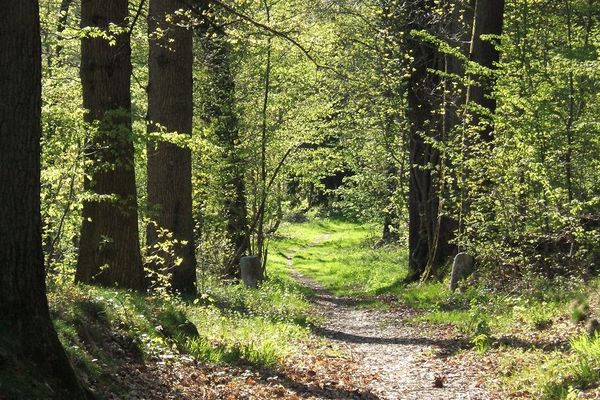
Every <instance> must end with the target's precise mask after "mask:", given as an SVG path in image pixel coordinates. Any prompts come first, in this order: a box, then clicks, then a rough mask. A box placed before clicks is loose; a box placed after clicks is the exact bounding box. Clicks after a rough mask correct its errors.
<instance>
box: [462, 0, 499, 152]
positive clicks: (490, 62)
mask: <svg viewBox="0 0 600 400" xmlns="http://www.w3.org/2000/svg"><path fill="white" fill-rule="evenodd" d="M503 23H504V0H477V3H476V5H475V13H474V18H473V34H472V36H471V49H470V54H469V58H470V60H471V61H473V62H476V63H477V64H479V65H481V66H483V67H485V68H487V69H488V70H494V69H496V63H497V62H498V61H499V60H500V52H499V50H498V48H497V47H496V45H495V41H496V40H497V39H494V40H493V41H490V39H482V35H498V36H499V35H501V34H502V26H503ZM471 78H472V79H474V80H475V81H476V84H472V85H469V89H468V92H467V104H469V103H471V102H473V103H475V104H477V105H478V106H480V107H483V108H484V109H486V110H487V111H488V112H489V114H490V115H491V114H493V113H494V112H495V111H496V99H494V98H493V97H492V92H493V90H494V86H495V78H494V76H493V75H489V74H488V75H485V76H472V77H471ZM478 114H479V113H478V112H477V111H475V112H474V118H473V124H475V125H479V124H480V123H481V122H482V120H481V118H480V117H481V116H480V115H478ZM492 132H493V127H492V123H491V121H486V122H485V124H484V126H483V128H482V130H481V131H480V137H481V139H482V140H484V141H486V142H490V141H491V140H492Z"/></svg>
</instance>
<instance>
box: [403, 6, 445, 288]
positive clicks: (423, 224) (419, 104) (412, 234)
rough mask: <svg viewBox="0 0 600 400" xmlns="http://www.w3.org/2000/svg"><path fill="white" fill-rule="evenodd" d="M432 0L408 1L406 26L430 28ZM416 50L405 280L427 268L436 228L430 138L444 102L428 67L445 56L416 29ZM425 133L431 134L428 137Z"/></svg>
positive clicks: (436, 132)
mask: <svg viewBox="0 0 600 400" xmlns="http://www.w3.org/2000/svg"><path fill="white" fill-rule="evenodd" d="M434 7H435V2H433V1H412V2H409V3H407V5H406V18H407V21H408V23H407V26H406V31H407V32H411V31H413V30H420V31H423V30H424V31H427V32H430V33H431V32H432V29H433V26H434V21H432V20H431V19H430V18H431V16H432V15H433V13H432V10H433V8H434ZM407 50H408V51H410V52H411V53H412V55H413V57H414V58H413V59H414V61H413V63H412V65H411V67H412V72H411V74H410V78H409V80H408V83H407V101H408V111H407V117H408V120H409V122H410V132H409V140H408V148H409V164H410V171H409V172H410V180H409V190H408V209H409V236H408V242H409V273H408V275H407V278H406V280H407V281H415V280H418V279H420V278H421V276H422V275H423V273H424V272H425V271H426V268H427V266H428V262H429V261H430V256H431V253H432V250H433V248H434V246H435V240H436V236H435V235H436V232H437V231H438V208H439V197H438V190H437V189H438V188H437V183H436V180H435V177H434V174H435V173H436V169H437V167H438V166H439V162H440V155H439V151H438V150H437V149H436V148H435V147H434V146H432V145H431V143H430V142H429V139H433V140H439V138H440V132H441V121H440V118H439V117H438V116H436V115H435V111H436V109H438V108H439V107H440V105H441V100H440V99H441V93H440V88H441V87H442V85H441V78H440V77H439V76H437V75H436V74H432V73H430V70H431V69H434V70H440V68H443V58H442V57H441V56H440V54H439V53H438V51H437V49H436V47H435V45H433V44H431V43H428V42H425V41H423V40H421V39H419V38H418V37H415V36H413V35H410V36H409V40H408V41H407ZM426 139H427V140H426Z"/></svg>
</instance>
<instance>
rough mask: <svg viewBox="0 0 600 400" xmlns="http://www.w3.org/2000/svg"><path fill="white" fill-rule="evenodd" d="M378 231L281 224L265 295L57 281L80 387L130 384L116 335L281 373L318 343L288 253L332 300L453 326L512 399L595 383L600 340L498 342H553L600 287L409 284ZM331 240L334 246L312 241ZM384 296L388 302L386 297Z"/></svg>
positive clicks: (169, 353)
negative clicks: (353, 300) (519, 342)
mask: <svg viewBox="0 0 600 400" xmlns="http://www.w3.org/2000/svg"><path fill="white" fill-rule="evenodd" d="M379 231H380V229H379V228H378V227H377V226H375V225H370V224H356V223H351V222H348V221H342V220H318V219H317V220H311V221H309V222H306V223H302V224H286V225H283V226H282V227H281V230H280V233H279V236H278V237H277V238H276V239H275V240H272V241H271V243H270V248H269V261H268V265H267V274H268V277H269V279H268V280H267V281H266V282H265V283H264V284H263V285H262V286H261V287H260V288H259V289H254V290H253V289H246V288H244V287H243V286H242V285H233V284H224V283H222V282H220V281H219V280H217V279H216V278H210V277H209V278H206V277H204V278H203V279H204V280H203V281H202V282H200V285H199V287H201V288H202V293H201V295H200V296H199V297H198V299H196V300H195V301H183V300H181V299H176V298H172V297H168V296H165V295H155V296H146V295H141V294H137V293H132V292H128V291H123V290H113V289H102V288H96V287H90V286H85V285H77V286H73V285H72V284H71V283H66V282H67V280H64V281H63V282H65V283H57V282H51V284H50V286H49V287H50V292H49V300H50V304H51V309H52V316H53V319H54V322H55V326H56V328H57V331H58V333H59V337H60V339H61V341H62V343H63V345H64V346H65V348H66V349H67V353H68V354H69V357H70V358H71V360H72V362H73V364H74V365H75V366H76V368H77V371H78V374H79V375H80V377H81V378H82V380H83V381H84V382H89V381H98V382H101V384H102V385H103V386H104V387H105V388H106V390H109V391H110V392H112V393H116V394H117V395H120V394H123V393H124V390H125V389H124V388H122V387H120V386H119V382H116V381H115V380H114V379H113V378H111V376H114V374H115V372H116V371H117V370H118V368H119V362H122V361H121V360H120V359H119V358H118V357H115V356H114V354H112V353H111V351H110V350H109V349H108V347H107V337H108V336H111V337H118V338H119V341H120V343H121V345H122V346H124V347H125V348H126V349H127V352H128V353H129V354H130V356H131V355H132V356H134V357H138V358H139V359H140V360H143V359H146V360H148V359H168V358H170V357H173V356H176V355H177V354H179V353H187V354H190V355H192V356H194V357H196V358H197V359H199V360H203V361H206V362H211V363H217V364H219V363H234V364H239V363H242V364H249V365H255V366H261V367H269V368H277V366H278V365H280V364H282V363H285V360H288V359H290V358H291V357H293V356H294V354H299V353H300V352H303V351H305V349H306V347H307V346H308V345H309V344H310V343H311V342H312V341H315V340H318V339H317V338H315V336H314V335H313V334H312V333H311V332H310V326H311V325H312V324H314V323H315V322H318V320H317V319H316V317H314V316H313V313H312V310H311V308H312V306H311V304H310V302H309V301H308V300H307V297H308V296H310V295H311V294H312V293H311V291H310V290H308V289H306V288H303V287H301V286H299V284H298V283H297V282H296V281H295V280H294V279H293V278H292V277H291V276H290V273H289V272H290V271H289V267H288V261H287V258H286V257H288V256H291V255H293V256H294V258H293V263H294V268H296V269H297V270H299V271H300V272H302V273H303V274H305V275H307V276H310V277H312V278H314V279H316V280H317V281H319V282H320V283H321V284H322V285H323V286H325V287H326V288H327V289H329V290H330V291H332V292H333V293H335V294H336V295H339V296H352V297H358V298H362V299H364V302H362V303H361V305H363V306H366V307H388V306H389V304H390V297H389V295H393V296H392V297H391V298H393V299H395V300H394V301H392V302H391V303H392V306H393V305H404V306H409V307H412V308H414V309H417V310H420V311H421V312H420V313H419V315H418V316H417V317H415V318H416V319H417V320H420V321H425V322H428V323H432V324H450V325H454V326H456V327H457V328H458V329H459V330H460V331H462V332H464V333H465V334H467V335H469V336H470V337H471V338H472V344H473V348H474V349H476V350H477V351H478V352H480V353H485V352H488V351H489V350H492V351H493V353H492V354H494V356H495V357H497V358H498V359H499V363H500V367H499V369H498V371H499V374H500V375H501V380H500V381H501V382H502V385H503V386H504V387H505V388H507V389H506V390H507V393H509V394H510V393H522V392H523V391H524V390H525V391H527V392H528V393H530V395H529V397H527V395H523V396H524V397H525V398H536V399H537V398H540V399H542V398H545V399H555V398H556V399H569V398H572V396H574V394H573V393H575V392H577V391H578V390H580V389H581V388H587V387H589V386H591V385H593V384H594V383H596V382H598V381H599V380H600V340H599V339H598V338H592V339H590V338H587V337H585V336H578V334H576V333H575V332H573V334H572V337H573V339H572V340H571V344H570V347H569V349H567V350H564V349H563V350H561V349H557V350H553V351H547V350H543V349H540V348H531V349H522V348H516V347H510V346H508V347H506V346H504V345H499V344H498V342H497V339H498V338H500V337H502V336H503V335H512V334H515V332H517V333H519V334H524V335H529V336H531V335H533V334H535V335H541V336H542V337H544V335H545V332H550V333H548V335H549V337H548V339H552V337H551V335H552V333H551V332H552V329H553V324H554V323H556V321H557V320H559V319H560V318H562V319H563V320H564V319H565V318H567V319H570V318H571V314H572V309H571V308H570V307H572V306H570V304H571V303H572V302H573V300H574V299H581V298H586V297H585V294H586V293H588V292H594V291H597V286H598V284H597V283H596V282H592V283H588V284H586V285H581V284H580V282H568V281H565V282H559V281H557V280H554V281H548V280H544V279H541V278H539V279H538V278H535V279H529V280H527V285H524V286H523V288H521V289H520V290H517V291H513V292H510V293H499V292H491V291H489V290H487V289H486V288H485V286H484V285H481V284H475V285H470V286H468V287H464V288H462V290H460V291H457V292H454V293H452V292H450V291H449V290H448V285H447V282H445V281H444V282H428V283H422V284H419V283H416V284H410V285H405V284H403V283H402V282H403V279H404V277H405V276H406V273H407V268H406V259H407V254H406V250H405V249H404V248H402V247H401V246H389V245H388V246H384V247H380V246H377V245H376V243H377V239H378V237H377V235H378V234H379ZM324 235H328V237H327V239H326V240H324V241H321V242H319V243H316V242H317V241H319V240H322V239H325V236H324ZM58 282H60V281H58ZM379 295H384V296H383V297H385V296H387V297H385V301H384V300H381V301H380V300H379V297H378V296H379ZM582 296H583V297H582ZM596 303H597V302H596ZM596 308H597V306H596ZM569 396H571V397H569Z"/></svg>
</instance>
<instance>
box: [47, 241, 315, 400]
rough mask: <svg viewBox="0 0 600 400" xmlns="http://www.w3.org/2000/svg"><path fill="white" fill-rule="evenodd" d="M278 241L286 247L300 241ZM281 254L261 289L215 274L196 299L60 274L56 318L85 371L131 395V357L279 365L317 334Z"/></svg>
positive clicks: (104, 389) (100, 386)
mask: <svg viewBox="0 0 600 400" xmlns="http://www.w3.org/2000/svg"><path fill="white" fill-rule="evenodd" d="M278 245H279V251H281V252H285V251H289V250H288V248H292V247H294V246H296V245H297V243H296V241H293V240H292V241H289V242H286V241H281V242H280V243H278ZM299 245H302V244H299ZM279 257H280V259H279V260H278V258H277V256H275V257H273V261H272V263H271V265H273V267H272V268H271V267H270V269H269V270H270V279H269V280H268V281H267V282H265V283H264V284H263V285H262V286H261V288H260V289H259V290H249V289H246V288H244V287H242V286H241V285H237V284H223V283H221V282H220V281H219V280H217V279H210V278H209V279H206V280H205V281H204V282H202V285H201V287H202V288H203V293H201V294H200V295H199V296H198V298H197V299H195V300H189V301H183V300H181V299H178V298H174V297H172V296H168V295H162V296H161V295H153V296H149V295H143V294H139V293H134V292H129V291H124V290H115V289H103V288H98V287H92V286H86V285H76V286H73V284H72V283H70V282H69V280H65V281H64V282H62V283H61V282H60V281H54V280H53V281H52V282H51V283H50V285H49V288H50V290H49V300H50V304H51V310H52V316H53V320H54V324H55V326H56V329H57V331H58V333H59V338H60V339H61V341H62V343H63V345H64V347H65V349H66V350H67V353H68V355H69V357H70V359H71V361H72V363H73V364H74V366H75V367H76V370H77V371H78V374H79V376H80V378H81V379H82V380H83V381H84V382H85V384H86V385H87V386H93V387H96V389H97V390H99V391H100V392H101V393H105V394H106V393H111V394H116V395H117V396H120V395H124V394H125V392H126V390H127V389H126V385H125V384H124V383H123V381H122V380H121V379H119V378H115V377H116V376H117V375H122V368H123V367H125V366H126V365H125V364H135V363H141V362H144V361H148V360H152V361H156V362H171V361H172V360H175V359H177V357H179V356H180V355H182V354H185V355H187V356H191V357H193V358H195V359H197V360H200V361H205V362H209V363H212V364H238V365H239V364H242V365H250V366H254V367H258V368H277V367H278V366H279V365H282V364H284V363H285V362H286V361H287V360H288V359H290V358H291V357H293V356H294V355H297V354H299V353H302V352H303V351H305V349H306V347H307V346H308V345H309V344H311V343H313V342H314V341H316V339H315V337H314V336H313V335H312V334H311V333H310V329H309V324H310V322H311V318H312V317H311V313H310V303H309V302H308V301H307V300H306V298H305V296H304V294H303V292H302V289H301V288H300V287H299V286H298V285H297V284H296V283H295V281H293V279H291V278H290V277H289V276H288V274H287V270H286V267H285V263H284V262H282V260H281V256H279Z"/></svg>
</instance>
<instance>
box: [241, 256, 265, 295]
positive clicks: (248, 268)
mask: <svg viewBox="0 0 600 400" xmlns="http://www.w3.org/2000/svg"><path fill="white" fill-rule="evenodd" d="M240 272H241V275H242V282H244V285H245V286H246V287H248V288H256V287H257V286H258V282H262V281H263V279H264V276H263V271H262V269H261V267H260V259H259V258H258V256H246V257H242V258H241V259H240Z"/></svg>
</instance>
